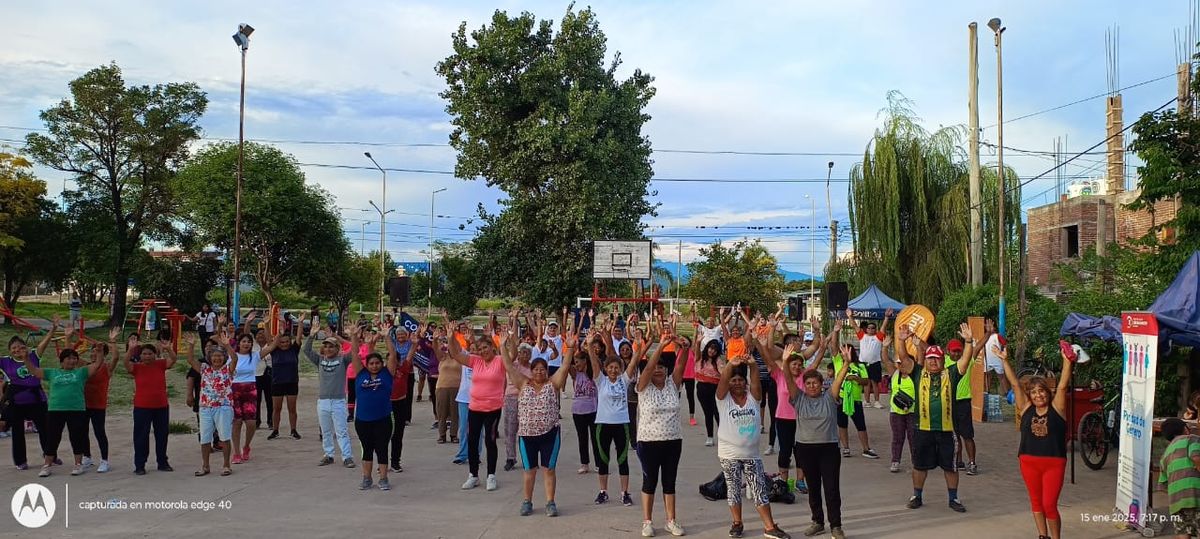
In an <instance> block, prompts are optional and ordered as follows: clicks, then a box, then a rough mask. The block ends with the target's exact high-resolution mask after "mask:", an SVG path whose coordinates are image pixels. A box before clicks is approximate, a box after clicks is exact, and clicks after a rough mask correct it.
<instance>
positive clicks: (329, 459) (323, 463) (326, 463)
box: [317, 457, 333, 466]
mask: <svg viewBox="0 0 1200 539" xmlns="http://www.w3.org/2000/svg"><path fill="white" fill-rule="evenodd" d="M330 464H333V457H321V462H318V463H317V466H329V465H330Z"/></svg>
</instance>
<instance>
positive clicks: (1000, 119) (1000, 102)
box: [987, 18, 1008, 335]
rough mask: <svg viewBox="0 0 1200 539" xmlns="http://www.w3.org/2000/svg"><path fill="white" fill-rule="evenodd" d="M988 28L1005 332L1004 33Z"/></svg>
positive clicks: (994, 25)
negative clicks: (993, 87)
mask: <svg viewBox="0 0 1200 539" xmlns="http://www.w3.org/2000/svg"><path fill="white" fill-rule="evenodd" d="M987 25H988V28H991V29H992V33H994V34H995V35H996V185H997V187H998V192H999V196H997V197H996V206H997V214H996V222H997V224H998V225H999V226H998V230H997V236H998V238H997V240H996V243H997V245H998V246H999V250H1000V253H999V256H998V257H997V259H996V262H997V266H998V267H997V269H998V273H999V279H998V282H999V285H1000V286H999V288H1000V309H999V311H1000V312H999V316H998V317H997V319H996V327H997V329H999V330H1000V334H1001V335H1004V333H1005V325H1006V324H1005V318H1006V311H1007V306H1006V305H1005V304H1006V303H1007V301H1006V300H1005V299H1004V284H1005V281H1007V280H1008V279H1007V276H1006V274H1007V271H1005V270H1006V269H1007V267H1008V264H1007V261H1008V257H1007V256H1005V255H1006V252H1007V250H1008V249H1007V247H1006V246H1005V243H1006V242H1005V240H1006V239H1007V234H1006V230H1005V229H1006V226H1005V219H1004V199H1005V198H1006V196H1007V193H1006V190H1005V187H1004V55H1003V52H1002V47H1001V43H1002V42H1001V35H1002V34H1004V30H1005V27H1003V26H1001V25H1000V19H999V18H993V19H992V20H990V21H988V23H987Z"/></svg>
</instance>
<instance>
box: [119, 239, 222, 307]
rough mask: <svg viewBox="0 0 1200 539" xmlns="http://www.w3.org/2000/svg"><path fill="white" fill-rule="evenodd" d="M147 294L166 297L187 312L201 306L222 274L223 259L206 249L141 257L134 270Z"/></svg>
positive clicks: (137, 280)
mask: <svg viewBox="0 0 1200 539" xmlns="http://www.w3.org/2000/svg"><path fill="white" fill-rule="evenodd" d="M133 275H134V278H135V279H136V283H137V289H138V292H140V293H141V295H142V297H143V298H155V299H162V300H166V301H167V302H168V303H170V304H171V305H172V306H174V307H175V308H177V309H179V310H180V311H181V312H183V313H184V314H191V313H194V312H196V311H199V310H200V307H201V306H202V305H204V304H205V303H206V302H207V301H208V299H207V296H208V292H209V291H210V290H212V289H213V288H216V286H217V284H218V281H219V280H220V278H221V262H220V261H219V260H217V259H216V258H213V257H211V256H207V255H205V254H203V253H187V252H182V253H180V254H178V255H174V256H170V257H164V258H154V257H151V256H149V255H148V254H143V255H142V256H141V257H139V261H138V263H137V265H136V267H135V269H134V272H133Z"/></svg>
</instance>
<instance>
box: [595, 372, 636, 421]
mask: <svg viewBox="0 0 1200 539" xmlns="http://www.w3.org/2000/svg"><path fill="white" fill-rule="evenodd" d="M633 381H634V379H633V378H632V377H627V376H625V373H621V375H620V376H617V381H616V382H612V381H609V379H608V376H605V375H600V376H599V377H597V379H596V423H602V424H605V425H623V424H627V423H629V394H630V393H631V392H632V391H633Z"/></svg>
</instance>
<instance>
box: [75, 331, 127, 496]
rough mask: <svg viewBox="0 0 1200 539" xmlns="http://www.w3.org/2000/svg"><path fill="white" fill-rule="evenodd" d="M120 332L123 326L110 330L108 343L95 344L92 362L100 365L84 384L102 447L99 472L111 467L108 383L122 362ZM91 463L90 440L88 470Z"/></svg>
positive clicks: (90, 417) (89, 413) (85, 457)
mask: <svg viewBox="0 0 1200 539" xmlns="http://www.w3.org/2000/svg"><path fill="white" fill-rule="evenodd" d="M68 332H69V333H73V332H74V328H71V329H69V330H68ZM120 334H121V328H112V329H110V330H109V331H108V343H99V342H98V343H96V344H95V345H93V346H92V349H91V352H90V353H89V355H90V356H91V360H90V362H91V363H95V364H98V365H99V367H98V368H97V369H96V372H94V373H92V374H91V375H90V376H88V379H87V384H85V385H84V386H83V400H84V406H85V408H86V409H87V416H88V421H89V422H90V423H91V427H92V432H93V433H94V434H95V435H96V447H97V448H99V449H100V465H99V466H97V467H96V473H106V472H108V470H109V464H108V431H107V429H106V428H105V417H106V414H107V413H108V384H109V381H110V380H112V373H113V370H114V369H116V368H117V362H118V361H120V355H119V353H118V352H117V335H120ZM69 336H70V335H68V338H69ZM91 465H92V450H91V444H90V443H89V444H88V447H85V448H84V452H83V469H84V470H86V469H88V468H90V467H91Z"/></svg>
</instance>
